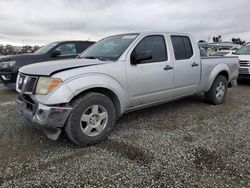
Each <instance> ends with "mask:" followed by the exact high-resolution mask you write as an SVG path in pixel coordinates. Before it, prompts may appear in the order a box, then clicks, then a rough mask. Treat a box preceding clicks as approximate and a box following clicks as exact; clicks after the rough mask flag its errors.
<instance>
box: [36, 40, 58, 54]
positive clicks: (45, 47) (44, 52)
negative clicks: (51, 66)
mask: <svg viewBox="0 0 250 188" xmlns="http://www.w3.org/2000/svg"><path fill="white" fill-rule="evenodd" d="M57 44H58V42H53V43H50V44H47V45H45V46H43V47H42V48H40V49H38V50H37V51H36V52H35V53H34V54H38V55H40V54H46V53H47V52H48V51H49V50H51V49H52V48H53V47H54V46H56V45H57Z"/></svg>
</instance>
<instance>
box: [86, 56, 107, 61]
mask: <svg viewBox="0 0 250 188" xmlns="http://www.w3.org/2000/svg"><path fill="white" fill-rule="evenodd" d="M81 58H85V59H99V60H100V61H108V60H111V59H110V58H109V57H102V56H99V57H98V56H86V57H81Z"/></svg>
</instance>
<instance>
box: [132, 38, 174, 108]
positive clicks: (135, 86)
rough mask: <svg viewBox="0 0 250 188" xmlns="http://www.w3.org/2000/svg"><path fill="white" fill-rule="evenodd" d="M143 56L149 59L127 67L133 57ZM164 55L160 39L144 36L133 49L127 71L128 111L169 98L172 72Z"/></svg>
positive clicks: (164, 45)
mask: <svg viewBox="0 0 250 188" xmlns="http://www.w3.org/2000/svg"><path fill="white" fill-rule="evenodd" d="M143 52H144V53H145V52H151V54H152V58H151V59H148V60H144V61H140V62H137V63H136V64H134V63H132V64H131V62H132V61H134V59H133V56H134V54H142V53H143ZM167 54H168V53H167V46H166V39H165V36H163V35H149V36H146V37H144V38H143V39H141V41H140V42H139V43H138V44H137V45H136V47H135V48H134V49H133V52H132V53H131V57H130V58H131V59H130V63H129V65H128V70H127V79H128V90H129V101H130V108H133V107H140V106H144V105H148V104H151V103H156V102H161V101H164V100H167V99H170V98H172V96H173V93H172V88H173V83H174V80H173V79H174V69H173V62H171V61H170V60H169V58H168V55H167Z"/></svg>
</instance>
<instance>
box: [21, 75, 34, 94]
mask: <svg viewBox="0 0 250 188" xmlns="http://www.w3.org/2000/svg"><path fill="white" fill-rule="evenodd" d="M37 80H38V77H35V76H27V75H22V74H20V75H19V78H18V89H19V90H20V92H21V93H27V94H30V93H34V91H35V88H36V83H37Z"/></svg>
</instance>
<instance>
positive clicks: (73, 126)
mask: <svg viewBox="0 0 250 188" xmlns="http://www.w3.org/2000/svg"><path fill="white" fill-rule="evenodd" d="M91 105H101V106H103V107H104V108H105V109H106V110H107V113H108V122H107V125H106V127H105V129H104V130H103V132H101V133H100V134H98V135H96V136H88V135H85V134H84V133H83V132H82V129H81V124H80V119H81V116H82V114H83V112H84V111H85V110H86V109H87V108H89V107H90V106H91ZM115 119H116V111H115V106H114V104H113V102H112V101H111V100H110V99H109V98H108V97H106V96H105V95H102V94H99V93H89V94H88V95H86V96H85V97H83V98H82V100H80V102H78V103H77V104H75V105H74V108H73V110H72V112H71V116H70V118H69V119H68V121H69V122H68V123H69V126H70V131H71V136H72V137H73V139H74V140H75V141H76V142H77V144H79V145H88V144H90V145H91V144H95V143H98V142H100V141H101V140H103V139H105V138H106V137H107V136H108V133H109V132H110V131H111V129H112V127H113V126H114V123H115Z"/></svg>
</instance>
